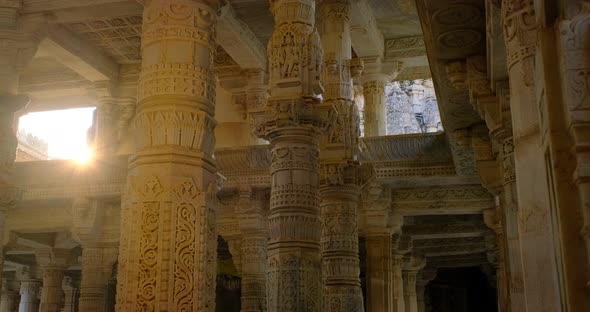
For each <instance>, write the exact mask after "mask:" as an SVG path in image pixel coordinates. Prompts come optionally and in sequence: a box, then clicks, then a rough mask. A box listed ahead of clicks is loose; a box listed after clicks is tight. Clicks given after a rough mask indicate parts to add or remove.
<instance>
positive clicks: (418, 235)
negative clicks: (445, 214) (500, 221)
mask: <svg viewBox="0 0 590 312" xmlns="http://www.w3.org/2000/svg"><path fill="white" fill-rule="evenodd" d="M489 231H490V229H489V228H488V227H487V226H486V225H485V224H484V223H449V224H419V225H404V227H403V229H402V233H404V235H408V236H411V237H412V239H442V238H458V237H476V236H483V235H484V234H486V233H488V232H489Z"/></svg>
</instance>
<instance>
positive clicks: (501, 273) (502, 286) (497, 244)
mask: <svg viewBox="0 0 590 312" xmlns="http://www.w3.org/2000/svg"><path fill="white" fill-rule="evenodd" d="M502 214H503V210H502V206H501V205H500V198H498V197H496V208H495V209H487V210H484V212H483V215H484V222H485V224H486V225H487V226H488V227H489V228H490V229H492V230H493V231H494V233H495V235H494V236H495V239H494V244H493V246H490V247H494V249H495V250H493V251H491V252H492V253H493V254H496V255H497V256H496V259H494V260H495V263H491V264H493V265H495V268H496V278H497V283H496V288H497V293H498V311H499V312H506V311H509V304H510V298H509V295H508V294H509V291H510V287H509V283H508V278H507V276H508V268H507V263H506V238H505V234H504V224H503V221H502V220H503V216H502ZM488 253H490V251H488ZM488 258H489V257H488Z"/></svg>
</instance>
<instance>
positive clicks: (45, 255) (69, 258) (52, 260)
mask: <svg viewBox="0 0 590 312" xmlns="http://www.w3.org/2000/svg"><path fill="white" fill-rule="evenodd" d="M35 256H36V259H37V263H38V264H39V266H40V267H41V268H42V269H43V270H45V269H53V268H55V269H62V270H65V269H66V268H67V267H69V266H70V265H71V264H72V263H74V262H75V259H74V257H73V255H72V251H71V250H69V249H59V248H43V249H37V250H36V251H35Z"/></svg>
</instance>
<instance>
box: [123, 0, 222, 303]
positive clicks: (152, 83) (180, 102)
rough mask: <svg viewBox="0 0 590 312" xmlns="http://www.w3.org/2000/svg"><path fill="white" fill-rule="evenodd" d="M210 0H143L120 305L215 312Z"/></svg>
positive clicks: (212, 10) (214, 7)
mask: <svg viewBox="0 0 590 312" xmlns="http://www.w3.org/2000/svg"><path fill="white" fill-rule="evenodd" d="M218 5H219V3H218V2H217V1H215V0H213V1H207V0H151V1H145V3H144V13H143V27H142V40H141V44H142V46H141V52H142V64H141V74H140V79H139V86H138V92H137V94H138V103H137V109H136V112H137V113H136V117H135V119H134V120H135V124H134V127H135V131H134V134H135V138H134V142H135V146H134V148H135V149H134V153H133V155H132V156H131V157H130V159H129V160H130V164H129V171H128V178H127V188H126V192H125V193H124V195H123V199H122V220H121V224H125V225H126V226H122V227H121V239H120V245H119V266H118V270H117V271H118V278H117V282H118V285H117V303H116V305H117V311H119V312H121V311H215V272H216V265H215V263H216V258H217V257H216V246H217V234H216V226H215V208H214V207H215V204H216V192H217V183H218V182H217V169H216V164H215V161H214V158H213V152H214V149H215V136H214V129H215V124H216V122H215V118H214V114H215V76H214V73H213V56H214V53H215V27H216V18H217V9H218Z"/></svg>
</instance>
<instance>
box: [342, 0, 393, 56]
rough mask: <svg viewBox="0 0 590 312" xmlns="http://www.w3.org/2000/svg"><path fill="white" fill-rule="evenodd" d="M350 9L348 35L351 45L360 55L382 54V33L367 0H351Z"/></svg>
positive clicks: (383, 47)
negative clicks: (350, 38)
mask: <svg viewBox="0 0 590 312" xmlns="http://www.w3.org/2000/svg"><path fill="white" fill-rule="evenodd" d="M350 11H351V12H354V14H351V15H350V33H351V34H350V35H351V37H352V47H353V49H354V51H355V52H356V54H357V55H358V56H360V57H365V56H371V55H383V52H384V51H385V46H384V39H383V34H382V33H381V31H380V30H379V27H378V26H377V20H376V19H375V15H374V14H373V10H372V9H371V6H370V4H369V1H368V0H359V1H352V3H351V7H350Z"/></svg>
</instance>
